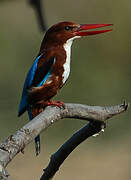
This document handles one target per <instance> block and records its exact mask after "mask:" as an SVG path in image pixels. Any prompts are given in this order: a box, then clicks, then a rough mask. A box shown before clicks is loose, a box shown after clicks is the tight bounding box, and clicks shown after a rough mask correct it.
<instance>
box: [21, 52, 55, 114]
mask: <svg viewBox="0 0 131 180" xmlns="http://www.w3.org/2000/svg"><path fill="white" fill-rule="evenodd" d="M41 56H42V55H40V56H38V57H37V58H36V60H35V61H34V63H33V65H32V67H31V68H30V70H29V72H28V74H27V77H26V80H25V83H24V88H23V92H22V98H21V101H20V106H19V111H18V116H20V115H21V114H23V113H24V112H25V111H26V110H27V106H28V91H27V89H29V88H30V87H31V85H32V83H33V80H34V76H35V73H36V70H37V65H38V62H39V59H40V58H41ZM51 60H52V63H53V64H54V62H55V58H53V59H51ZM50 75H51V67H50V69H49V71H48V72H47V74H46V75H45V76H44V78H43V79H42V81H41V82H39V83H38V84H37V85H36V87H40V86H42V85H43V84H44V82H45V81H46V80H47V78H48V77H49V76H50ZM28 114H30V113H29V110H28ZM29 117H30V115H29Z"/></svg>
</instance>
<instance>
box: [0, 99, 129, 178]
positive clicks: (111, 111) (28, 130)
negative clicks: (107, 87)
mask: <svg viewBox="0 0 131 180" xmlns="http://www.w3.org/2000/svg"><path fill="white" fill-rule="evenodd" d="M127 107H128V104H126V103H125V102H124V103H123V104H121V105H117V106H111V107H100V106H88V105H81V104H65V108H64V109H63V108H57V107H47V108H46V109H45V110H44V111H43V112H42V113H41V114H39V115H38V116H37V117H36V118H34V119H33V120H32V121H30V122H29V123H28V124H26V125H25V126H24V127H22V128H21V129H20V130H18V131H17V132H16V133H15V134H14V135H11V136H10V137H8V138H7V139H5V140H4V141H3V142H2V143H1V144H0V164H1V168H0V173H1V174H2V172H5V169H4V168H5V167H6V166H7V165H8V163H9V162H10V161H11V160H12V159H13V158H14V157H15V156H16V154H18V153H19V152H20V151H21V152H22V151H23V150H24V148H25V147H26V145H27V144H29V143H30V142H31V141H32V140H33V139H34V138H35V137H36V136H37V135H38V134H40V132H41V131H42V130H45V129H46V128H48V127H49V126H50V125H52V124H53V123H54V122H56V121H58V120H60V119H63V118H75V119H84V120H87V121H90V122H94V121H98V122H100V121H101V122H104V121H105V120H106V119H108V118H111V117H112V116H114V115H117V114H120V113H122V112H124V111H126V110H127ZM1 169H2V170H1ZM3 179H4V178H3Z"/></svg>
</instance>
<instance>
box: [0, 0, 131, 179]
mask: <svg viewBox="0 0 131 180" xmlns="http://www.w3.org/2000/svg"><path fill="white" fill-rule="evenodd" d="M130 7H131V1H130V0H125V1H123V0H119V1H118V0H117V1H114V0H110V1H104V0H99V1H97V0H81V1H76V0H62V1H59V0H54V1H51V0H50V1H49V0H45V1H44V7H43V11H44V14H45V19H46V23H47V27H50V26H51V25H52V24H55V23H57V22H59V21H65V20H68V21H74V22H77V23H113V24H114V27H113V31H112V32H110V33H105V34H101V35H98V36H91V37H85V38H83V39H80V40H76V41H75V42H74V44H73V47H72V62H71V69H72V70H71V74H70V78H69V80H68V82H67V84H66V85H65V86H64V87H63V89H62V90H61V92H60V93H59V94H58V95H57V96H56V97H55V99H57V100H62V101H64V102H74V103H83V104H89V105H101V106H104V105H115V104H120V103H122V102H123V100H124V99H126V100H127V101H129V102H131V93H130V92H131V38H130V35H131V34H130V33H131V11H130ZM43 35H44V33H42V32H41V31H40V29H39V26H38V22H37V20H36V16H35V12H34V10H33V9H32V8H31V7H30V6H29V4H28V3H27V1H26V0H9V1H8V0H4V1H2V0H1V1H0V141H2V140H3V139H4V138H6V137H8V136H9V135H11V134H13V133H15V131H16V130H17V129H19V128H21V127H22V126H23V125H24V124H25V123H27V122H28V116H27V114H26V113H25V114H24V115H23V116H22V117H20V118H18V117H17V110H18V106H19V101H20V97H21V92H22V88H23V83H24V80H25V76H26V73H27V71H28V69H29V67H30V66H31V64H32V62H33V60H34V58H35V56H36V55H37V53H38V51H39V47H40V43H41V41H42V39H43ZM130 117H131V111H130V109H129V110H128V111H127V112H126V113H124V114H122V115H120V116H116V117H114V118H113V119H112V120H110V121H109V122H107V128H106V130H105V133H104V134H101V135H100V136H99V137H97V138H92V137H91V138H89V139H88V140H87V141H85V142H84V143H83V144H81V145H80V146H79V147H78V148H77V149H76V150H75V151H74V152H73V153H72V154H71V155H70V156H69V158H67V160H66V161H65V162H64V164H63V165H62V167H61V168H60V171H59V172H58V173H57V174H56V176H55V177H54V179H57V180H66V179H72V178H73V179H75V180H80V179H81V180H86V179H91V180H96V179H97V180H102V179H103V180H104V179H106V180H123V179H124V180H129V179H131V171H130V167H131V156H130V154H131V143H130V138H131V130H130V129H131V119H130ZM85 123H86V122H85V121H80V120H73V119H72V120H71V119H70V120H68V119H65V120H62V121H60V122H58V123H56V124H54V125H53V126H52V127H50V128H48V129H47V130H46V131H45V132H44V133H42V134H41V140H42V141H41V154H40V156H39V157H35V153H34V143H31V144H30V145H28V147H27V148H26V149H25V154H24V155H23V154H19V155H17V157H16V158H15V159H14V160H13V161H12V162H11V163H10V164H9V165H8V168H7V169H8V171H9V173H10V175H11V176H10V178H9V179H10V180H23V179H24V180H36V179H39V177H40V176H41V174H42V170H43V168H45V167H46V165H47V164H48V161H49V157H50V155H51V154H52V153H54V152H55V151H56V150H57V149H58V147H59V146H61V145H62V144H63V142H64V141H66V140H67V139H68V138H69V137H70V136H71V135H72V134H73V133H74V132H75V131H76V130H77V129H80V127H82V126H84V124H85Z"/></svg>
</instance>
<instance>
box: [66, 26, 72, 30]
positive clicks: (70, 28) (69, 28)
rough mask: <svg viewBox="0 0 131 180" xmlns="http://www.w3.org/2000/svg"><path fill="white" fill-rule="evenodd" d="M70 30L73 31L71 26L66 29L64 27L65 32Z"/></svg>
mask: <svg viewBox="0 0 131 180" xmlns="http://www.w3.org/2000/svg"><path fill="white" fill-rule="evenodd" d="M72 29H73V27H72V26H66V27H65V30H66V31H70V30H72Z"/></svg>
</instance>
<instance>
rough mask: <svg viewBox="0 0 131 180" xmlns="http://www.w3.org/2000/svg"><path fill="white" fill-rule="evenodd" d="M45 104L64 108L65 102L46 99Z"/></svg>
mask: <svg viewBox="0 0 131 180" xmlns="http://www.w3.org/2000/svg"><path fill="white" fill-rule="evenodd" d="M45 104H46V106H57V107H59V108H60V107H63V108H65V104H64V102H61V101H47V102H46V103H45Z"/></svg>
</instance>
